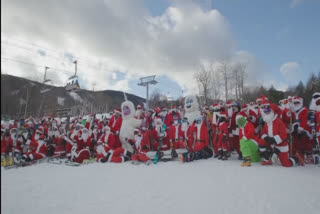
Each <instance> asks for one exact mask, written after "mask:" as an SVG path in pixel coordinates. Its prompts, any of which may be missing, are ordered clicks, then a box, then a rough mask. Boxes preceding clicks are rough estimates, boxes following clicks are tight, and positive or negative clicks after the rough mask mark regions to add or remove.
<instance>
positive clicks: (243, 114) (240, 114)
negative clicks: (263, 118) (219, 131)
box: [236, 111, 247, 121]
mask: <svg viewBox="0 0 320 214" xmlns="http://www.w3.org/2000/svg"><path fill="white" fill-rule="evenodd" d="M240 117H245V118H247V115H246V113H244V112H243V111H241V112H239V113H238V114H237V116H236V121H237V120H238V119H239V118H240Z"/></svg>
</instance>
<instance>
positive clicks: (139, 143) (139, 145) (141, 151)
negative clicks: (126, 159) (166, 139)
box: [129, 129, 151, 164]
mask: <svg viewBox="0 0 320 214" xmlns="http://www.w3.org/2000/svg"><path fill="white" fill-rule="evenodd" d="M129 143H130V144H131V145H132V146H133V148H134V152H133V154H132V155H131V160H132V161H133V162H134V163H135V162H139V161H141V162H145V163H147V164H150V163H151V161H150V158H149V157H148V156H147V155H146V153H147V152H148V151H149V150H150V145H149V144H148V141H146V140H145V138H144V135H143V134H142V133H141V131H140V130H139V129H135V130H134V139H129Z"/></svg>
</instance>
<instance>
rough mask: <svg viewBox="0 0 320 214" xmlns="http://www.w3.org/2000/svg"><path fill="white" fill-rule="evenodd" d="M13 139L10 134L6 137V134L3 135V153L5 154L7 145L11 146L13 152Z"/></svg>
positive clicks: (10, 149) (10, 150)
mask: <svg viewBox="0 0 320 214" xmlns="http://www.w3.org/2000/svg"><path fill="white" fill-rule="evenodd" d="M12 146H13V140H12V139H11V137H10V136H8V138H7V139H6V138H5V136H2V137H1V154H5V153H6V150H7V147H9V152H12Z"/></svg>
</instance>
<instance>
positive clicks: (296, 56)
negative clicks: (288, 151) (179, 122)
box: [1, 0, 320, 98]
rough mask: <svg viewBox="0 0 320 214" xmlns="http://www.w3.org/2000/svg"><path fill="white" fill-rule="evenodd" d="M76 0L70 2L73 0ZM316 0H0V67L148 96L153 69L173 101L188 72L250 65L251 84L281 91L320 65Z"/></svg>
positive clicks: (191, 83)
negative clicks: (224, 63)
mask: <svg viewBox="0 0 320 214" xmlns="http://www.w3.org/2000/svg"><path fill="white" fill-rule="evenodd" d="M75 3H76V4H75ZM319 10H320V0H255V1H252V0H228V1H226V0H118V1H114V0H104V1H103V0H91V1H87V0H77V1H75V0H55V1H51V0H30V1H24V0H10V1H1V26H2V27H1V72H2V73H6V74H11V75H15V76H21V77H25V78H30V79H36V80H38V81H42V80H43V74H44V67H45V66H48V67H49V69H48V73H47V79H51V80H52V82H51V84H53V85H57V86H62V85H65V84H66V82H67V79H68V77H70V76H72V75H73V74H74V72H75V64H74V63H73V61H74V60H77V62H78V63H77V66H78V72H77V74H78V76H79V80H80V84H81V87H82V88H85V89H89V90H92V89H93V88H94V89H95V90H105V89H111V90H123V91H126V92H128V93H133V94H136V95H138V96H142V97H145V96H146V89H145V88H144V87H142V86H138V85H137V83H138V82H139V78H141V77H144V76H149V75H156V80H157V82H158V84H156V85H151V86H150V94H151V93H152V92H153V91H154V90H158V91H160V92H161V93H164V94H166V95H168V96H170V97H172V98H177V97H179V96H182V95H187V94H192V93H197V90H198V88H197V85H196V81H195V79H194V75H193V74H194V73H195V72H196V71H198V70H199V68H200V64H202V63H215V62H218V61H219V60H225V59H228V60H231V61H241V62H244V63H246V64H247V82H246V84H247V85H260V84H262V85H264V86H266V87H270V86H271V85H273V86H274V87H275V88H276V89H278V90H286V89H287V88H288V87H289V86H292V85H297V84H298V82H299V81H300V80H301V81H303V82H304V83H305V82H306V81H307V79H308V77H309V76H310V74H311V73H312V72H313V73H317V72H320V57H319V56H320V55H319V50H320V42H319V38H320V28H319V26H317V25H319V20H320V13H319V12H318V11H319Z"/></svg>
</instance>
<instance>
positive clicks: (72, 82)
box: [65, 60, 80, 92]
mask: <svg viewBox="0 0 320 214" xmlns="http://www.w3.org/2000/svg"><path fill="white" fill-rule="evenodd" d="M73 63H74V64H75V73H74V75H73V76H71V77H69V78H68V80H67V82H66V86H65V89H66V90H67V91H68V92H71V91H76V90H79V89H80V85H79V81H78V76H77V60H75V61H74V62H73Z"/></svg>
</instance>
